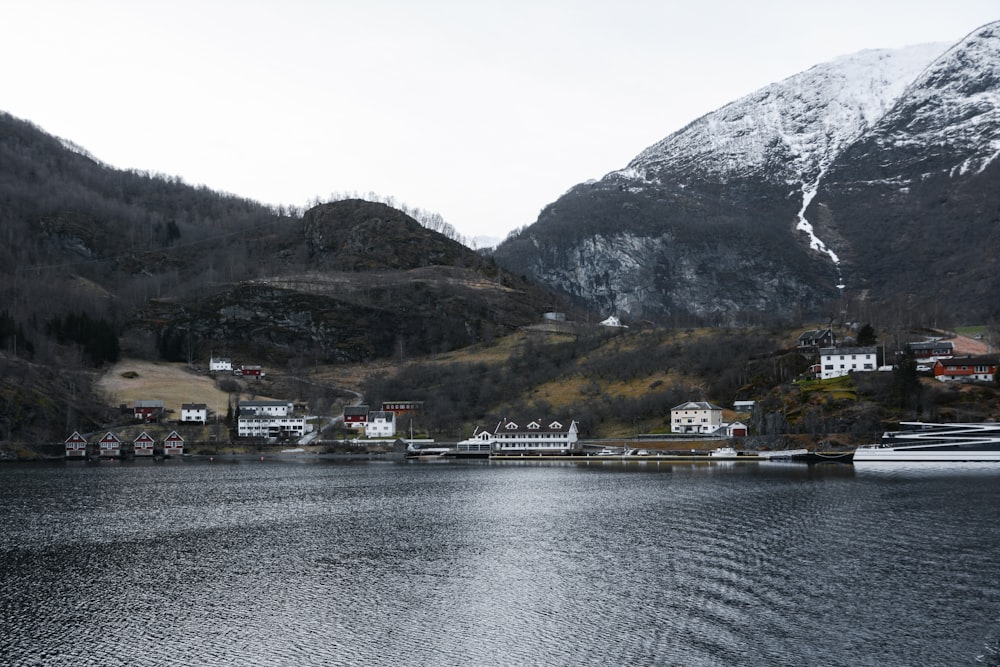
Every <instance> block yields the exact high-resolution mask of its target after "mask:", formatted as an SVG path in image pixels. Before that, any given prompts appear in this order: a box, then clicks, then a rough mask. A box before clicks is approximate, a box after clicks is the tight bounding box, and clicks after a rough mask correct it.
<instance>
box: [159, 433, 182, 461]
mask: <svg viewBox="0 0 1000 667" xmlns="http://www.w3.org/2000/svg"><path fill="white" fill-rule="evenodd" d="M183 454H184V438H182V437H181V436H180V435H178V433H177V431H171V432H170V435H168V436H167V438H166V440H164V441H163V455H164V456H182V455H183Z"/></svg>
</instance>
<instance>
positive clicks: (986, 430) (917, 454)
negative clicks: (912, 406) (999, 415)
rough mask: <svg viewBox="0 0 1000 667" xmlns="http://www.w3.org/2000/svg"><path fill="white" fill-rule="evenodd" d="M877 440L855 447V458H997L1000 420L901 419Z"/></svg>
mask: <svg viewBox="0 0 1000 667" xmlns="http://www.w3.org/2000/svg"><path fill="white" fill-rule="evenodd" d="M900 427H901V430H899V431H887V432H886V433H884V434H883V435H882V440H881V441H880V442H878V443H877V444H872V445H862V446H861V447H858V448H857V449H856V450H854V462H855V463H858V462H865V461H939V462H950V461H995V462H1000V423H997V422H985V423H978V424H931V423H926V422H901V423H900Z"/></svg>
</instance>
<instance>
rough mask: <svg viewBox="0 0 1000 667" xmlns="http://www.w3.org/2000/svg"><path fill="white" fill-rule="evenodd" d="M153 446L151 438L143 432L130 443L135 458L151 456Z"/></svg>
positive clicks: (154, 442) (153, 441) (153, 442)
mask: <svg viewBox="0 0 1000 667" xmlns="http://www.w3.org/2000/svg"><path fill="white" fill-rule="evenodd" d="M154 444H156V441H155V440H153V436H151V435H150V434H148V433H146V432H145V431H143V432H142V433H140V434H139V435H138V436H136V438H135V440H133V441H132V446H133V452H134V453H135V455H136V456H152V455H153V445H154Z"/></svg>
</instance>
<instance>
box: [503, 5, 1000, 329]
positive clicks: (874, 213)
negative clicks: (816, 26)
mask: <svg viewBox="0 0 1000 667" xmlns="http://www.w3.org/2000/svg"><path fill="white" fill-rule="evenodd" d="M998 26H1000V23H994V24H990V25H987V26H984V27H983V28H981V29H979V30H977V31H975V32H973V33H972V34H970V35H969V36H968V37H966V38H965V39H964V40H962V41H960V42H959V43H958V44H956V45H954V46H953V47H951V48H950V49H949V48H947V47H946V45H923V46H915V47H910V48H906V49H901V50H895V51H888V50H869V51H864V52H861V53H858V54H854V55H850V56H845V57H842V58H839V59H837V60H834V61H832V62H829V63H825V64H821V65H817V66H816V67H813V68H811V69H809V70H807V71H805V72H802V73H800V74H797V75H795V76H792V77H790V78H788V79H786V80H784V81H781V82H779V83H775V84H772V85H770V86H767V87H765V88H763V89H761V90H759V91H757V92H755V93H752V94H751V95H748V96H746V97H744V98H742V99H740V100H736V101H734V102H732V103H730V104H728V105H726V106H724V107H722V108H721V109H719V110H717V111H714V112H712V113H709V114H707V115H705V116H703V117H701V118H699V119H697V120H695V121H694V122H692V123H691V124H689V125H688V126H686V127H684V128H682V129H681V130H679V131H677V132H675V133H673V134H671V135H669V136H667V137H666V138H664V139H663V140H661V141H659V142H657V143H656V144H654V145H652V146H650V147H649V148H647V149H646V150H644V151H642V152H641V153H640V154H639V155H638V156H636V157H635V158H634V159H633V160H632V161H631V162H630V163H629V164H628V165H627V166H625V167H624V168H623V169H620V170H617V171H614V172H611V173H609V174H608V175H606V176H605V177H603V178H602V179H600V180H598V181H594V182H589V183H583V184H580V185H577V186H575V187H573V188H571V189H570V190H569V191H568V192H567V193H565V194H564V195H563V196H562V197H560V198H559V199H557V200H556V201H555V202H554V203H552V204H550V205H549V206H547V207H545V209H543V211H542V212H541V214H540V215H539V218H538V220H537V221H536V222H535V223H534V224H533V225H531V226H529V227H528V228H526V229H525V230H523V231H522V232H521V233H520V234H518V235H515V236H514V237H512V238H510V239H508V240H507V241H506V242H504V243H503V244H501V245H500V246H499V247H498V248H497V250H496V251H495V253H494V257H495V258H496V260H497V262H498V263H499V264H501V265H502V266H505V267H507V268H509V269H511V270H512V271H516V272H521V273H524V274H527V275H530V276H534V277H535V278H537V279H538V280H539V281H541V282H543V283H545V284H547V285H550V286H552V287H553V288H555V289H558V290H559V291H561V292H563V293H566V294H568V295H570V296H571V297H572V298H574V299H575V300H576V301H577V302H578V303H580V304H582V305H585V306H586V307H588V308H589V309H591V310H593V311H596V313H597V314H599V315H601V316H606V315H609V314H614V315H619V316H624V317H625V319H633V320H634V319H639V318H645V319H653V320H665V321H671V320H681V319H685V320H690V319H695V320H698V321H704V322H708V323H736V322H746V321H754V320H756V319H758V318H769V317H799V318H801V317H806V316H817V315H818V316H824V317H825V316H834V315H836V314H840V312H841V309H842V308H843V307H844V306H845V304H853V306H852V307H854V308H858V309H862V310H864V311H866V312H867V313H869V314H870V313H872V312H885V310H884V307H885V306H887V305H893V306H897V307H898V308H897V310H900V311H903V310H905V311H906V312H908V313H913V312H917V311H919V310H920V309H930V308H933V309H934V313H935V315H938V316H951V317H961V318H973V319H975V318H979V319H983V318H990V317H995V316H996V315H997V314H998V304H1000V300H998V299H997V298H996V297H997V296H998V295H1000V282H998V281H1000V278H998V275H1000V274H998V273H997V272H996V271H995V270H993V271H991V268H990V267H992V266H993V260H992V259H990V258H984V257H981V254H982V251H981V250H980V248H982V247H984V244H990V243H992V244H993V245H994V246H995V242H996V241H997V240H1000V239H998V238H997V237H998V234H1000V225H998V224H997V223H998V210H1000V209H998V205H997V203H998V202H997V196H998V195H997V193H998V192H1000V188H998V187H997V185H998V182H997V180H998V179H997V165H996V161H995V160H994V158H995V157H996V155H997V151H998V148H1000V144H998V137H1000V121H998V118H997V113H998V108H1000V105H998V104H997V101H998V77H997V67H998V62H1000V36H998ZM935 230H936V232H937V233H936V234H935V233H934V231H935ZM965 239H969V240H970V241H972V243H968V242H966V241H965ZM972 265H976V269H975V271H974V275H975V281H969V280H966V278H965V276H964V275H963V274H961V273H959V272H957V271H956V267H962V266H968V267H971V266H972Z"/></svg>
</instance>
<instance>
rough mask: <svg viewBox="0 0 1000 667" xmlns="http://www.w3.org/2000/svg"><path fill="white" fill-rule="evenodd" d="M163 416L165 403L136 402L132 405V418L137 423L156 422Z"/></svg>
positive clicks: (155, 401)
mask: <svg viewBox="0 0 1000 667" xmlns="http://www.w3.org/2000/svg"><path fill="white" fill-rule="evenodd" d="M162 415H163V401H159V400H154V401H136V402H135V403H133V404H132V416H133V417H135V420H136V421H144V422H151V421H156V420H157V419H159V418H160V417H161V416H162Z"/></svg>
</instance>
